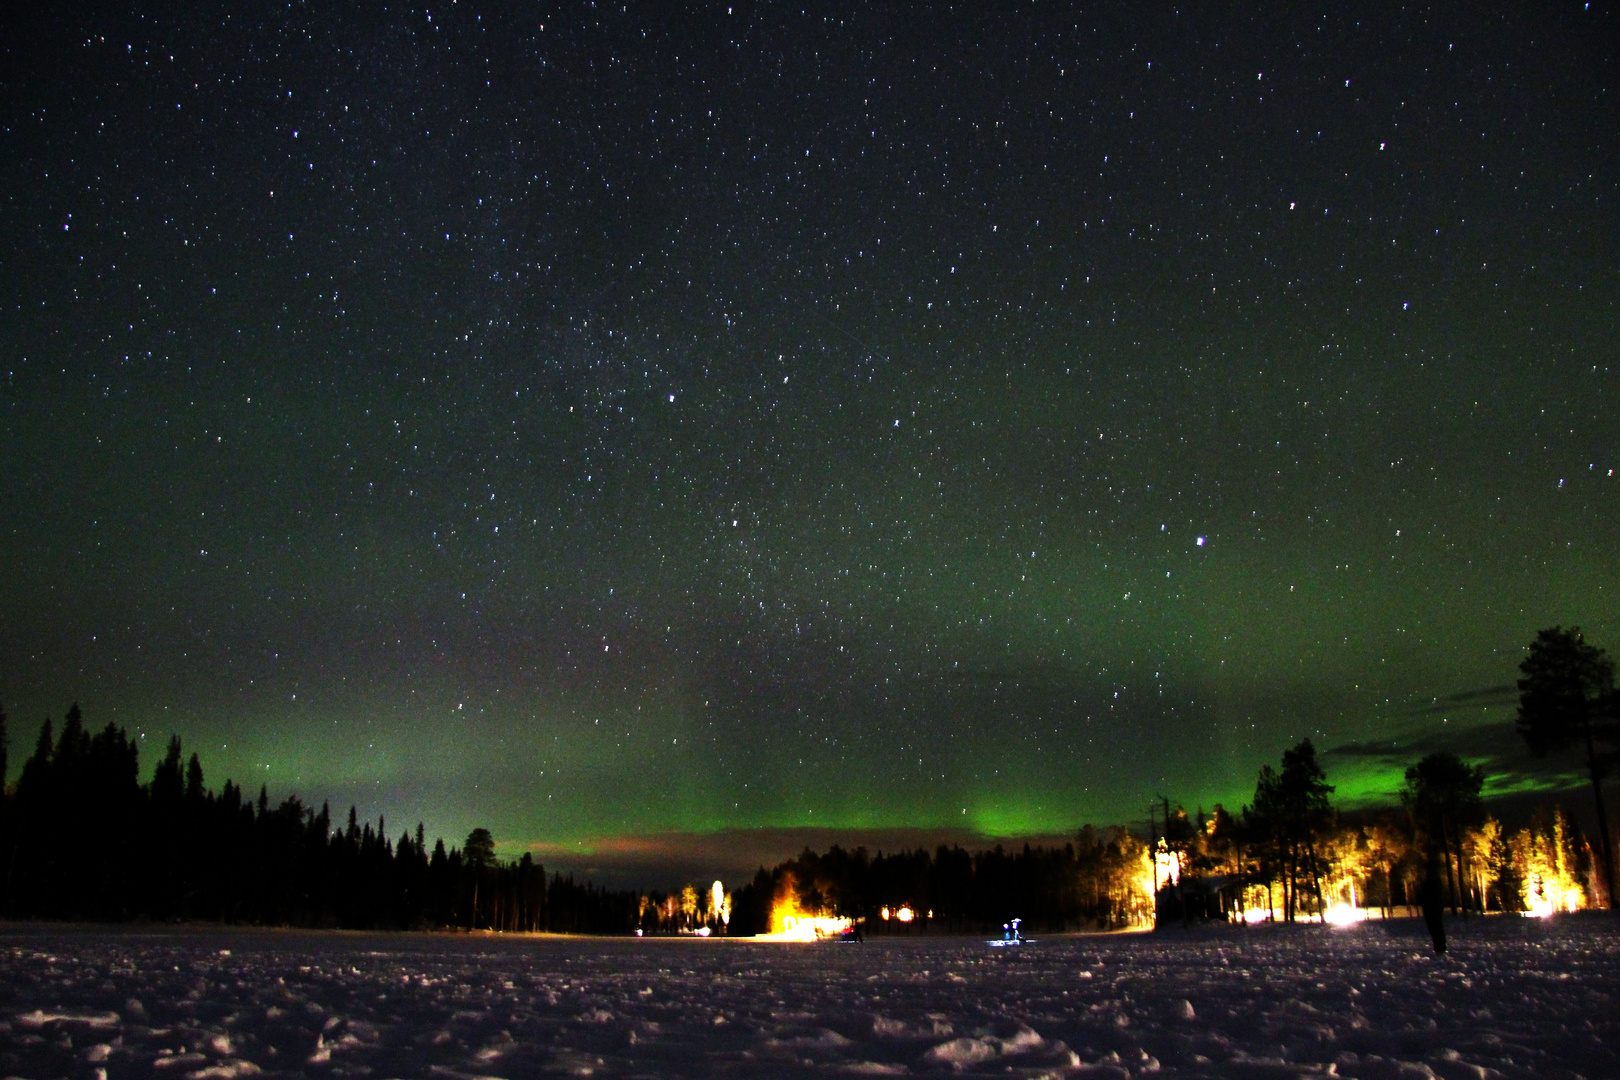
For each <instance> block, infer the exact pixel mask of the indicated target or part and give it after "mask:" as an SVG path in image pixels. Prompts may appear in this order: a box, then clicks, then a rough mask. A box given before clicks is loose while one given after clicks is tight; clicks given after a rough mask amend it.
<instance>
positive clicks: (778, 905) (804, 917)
mask: <svg viewBox="0 0 1620 1080" xmlns="http://www.w3.org/2000/svg"><path fill="white" fill-rule="evenodd" d="M794 892H795V890H794V888H793V881H792V879H791V878H789V879H788V880H786V881H785V882H783V886H782V888H781V890H780V891H779V892H778V893H777V895H776V897H775V899H774V900H773V901H772V903H771V932H770V933H769V934H761V935H759V937H758V938H756V939H755V940H763V941H819V940H820V939H822V938H831V937H838V936H840V935H842V934H843V933H844V932H846V931H847V930H849V929H850V927H851V926H853V925H854V924H853V923H851V922H850V920H849V919H846V918H842V917H840V916H835V915H827V914H823V913H819V912H810V911H805V910H804V909H803V908H801V907H800V906H799V901H798V898H797V897H796V896H795V895H794Z"/></svg>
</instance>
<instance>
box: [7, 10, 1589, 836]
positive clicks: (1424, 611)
mask: <svg viewBox="0 0 1620 1080" xmlns="http://www.w3.org/2000/svg"><path fill="white" fill-rule="evenodd" d="M177 20H178V21H177ZM10 21H11V24H12V25H11V29H12V32H11V33H9V34H7V35H5V37H6V40H7V44H6V45H5V46H4V48H5V50H6V54H5V55H6V62H5V65H4V69H5V70H4V74H3V79H4V82H5V86H6V92H5V94H4V95H3V104H0V119H3V122H4V127H3V130H4V147H5V150H6V153H5V155H4V160H3V161H0V191H3V192H4V197H5V213H4V214H3V215H0V266H3V271H0V305H3V306H0V310H4V311H5V312H6V313H7V314H6V315H5V317H4V318H3V319H0V350H3V352H0V409H3V414H0V415H3V418H4V419H3V424H0V439H3V443H0V455H3V461H4V468H3V469H0V508H3V509H4V516H3V520H0V694H3V699H4V703H5V706H6V709H7V711H8V712H9V713H10V714H11V717H12V729H13V743H14V747H13V755H12V756H13V761H14V763H15V762H16V761H17V760H18V759H20V757H21V756H23V752H24V751H26V749H27V748H28V747H29V746H31V744H32V739H33V733H34V731H35V729H36V726H37V725H38V723H39V722H40V721H41V720H42V719H43V718H44V717H45V716H46V715H53V716H56V717H58V718H59V717H60V715H61V713H62V711H63V710H64V709H65V708H66V706H67V705H68V703H69V702H70V701H72V700H74V699H78V700H80V701H81V702H82V703H83V705H84V708H85V710H86V715H87V718H88V721H89V722H90V723H91V724H92V725H94V726H100V725H102V724H105V723H107V722H109V721H111V722H115V723H119V724H121V725H124V726H126V727H128V728H130V729H131V730H132V731H138V732H139V733H140V735H141V737H142V738H143V739H144V742H143V743H142V746H143V748H145V754H144V756H143V767H145V768H149V767H150V766H151V764H152V763H153V762H154V760H155V758H156V757H157V755H158V750H159V746H158V745H157V744H159V743H161V742H162V741H163V740H166V739H167V737H168V735H169V734H170V733H178V734H179V735H180V736H181V737H182V739H183V740H184V742H185V744H186V746H187V748H188V750H196V751H197V752H199V753H200V754H201V756H202V759H203V762H204V766H205V768H206V769H207V773H208V777H209V779H210V781H211V782H216V783H217V782H218V781H220V780H223V779H224V778H225V777H227V776H230V777H233V778H235V779H236V780H237V781H238V782H240V783H243V784H244V785H245V786H247V787H248V788H249V789H250V790H254V789H257V787H258V786H259V784H261V783H265V784H268V785H269V787H270V789H271V791H272V794H273V795H274V796H277V797H279V796H280V795H282V794H286V793H288V792H291V791H297V792H299V793H300V794H302V795H303V796H304V797H305V798H306V799H315V800H320V799H324V798H331V799H332V800H333V801H334V802H335V803H337V804H339V805H342V804H346V803H348V802H351V801H354V802H358V803H359V805H360V809H361V812H362V813H363V814H366V815H373V816H374V815H375V814H377V813H386V814H388V816H389V820H390V825H391V826H392V825H394V824H395V823H401V824H403V823H405V822H408V821H414V820H416V819H417V818H423V819H425V820H426V821H427V822H428V825H429V829H430V832H431V831H442V832H444V833H445V834H446V835H448V836H451V837H453V838H454V837H457V836H460V835H464V834H465V831H466V829H468V828H469V827H470V826H471V825H473V824H486V825H488V826H490V827H491V828H492V829H493V830H494V831H495V833H496V836H497V838H498V839H499V840H500V841H501V843H502V845H503V847H502V850H503V851H516V850H519V849H521V847H522V845H524V844H529V843H535V844H568V843H573V842H576V841H583V840H588V839H591V838H604V837H614V836H624V835H639V834H646V833H658V832H664V831H685V832H705V831H711V830H717V829H730V828H745V827H757V826H774V827H806V826H828V827H834V828H837V827H856V826H859V827H867V828H885V827H902V826H908V827H918V828H961V829H966V830H970V831H976V832H980V833H985V834H992V835H1010V834H1017V833H1029V832H1062V831H1065V830H1068V829H1071V828H1073V827H1075V826H1076V825H1078V824H1079V823H1081V822H1082V821H1086V820H1095V821H1120V820H1134V819H1138V818H1142V817H1145V813H1146V804H1147V801H1148V800H1149V799H1150V798H1152V797H1154V796H1156V795H1158V794H1161V793H1162V794H1165V795H1167V796H1169V797H1171V798H1173V799H1179V800H1182V801H1185V802H1186V803H1187V804H1188V805H1189V806H1191V805H1193V804H1196V803H1199V802H1202V803H1204V804H1206V805H1207V804H1209V803H1212V802H1214V801H1216V800H1223V801H1226V802H1227V803H1228V804H1232V803H1235V802H1238V801H1241V800H1242V799H1243V798H1244V796H1245V795H1246V794H1249V793H1251V792H1252V789H1253V778H1254V773H1255V770H1256V769H1257V768H1258V767H1259V765H1260V764H1261V763H1263V762H1265V761H1273V760H1275V759H1276V757H1277V756H1278V755H1279V754H1280V752H1281V750H1282V749H1284V748H1285V747H1287V746H1289V745H1292V744H1293V743H1294V742H1296V741H1298V740H1299V739H1301V738H1305V737H1310V738H1312V739H1314V740H1315V741H1316V742H1317V745H1318V746H1319V747H1320V748H1322V749H1324V750H1334V749H1336V748H1342V747H1349V748H1350V750H1346V751H1345V752H1343V753H1340V754H1337V755H1335V754H1332V753H1330V754H1328V755H1327V756H1326V757H1325V758H1324V761H1325V762H1326V764H1327V765H1328V768H1329V772H1330V778H1332V779H1335V780H1337V781H1338V782H1339V784H1340V793H1339V794H1340V796H1341V797H1346V798H1358V797H1368V796H1371V795H1375V794H1376V793H1378V792H1380V791H1385V792H1387V791H1389V790H1390V789H1391V788H1392V787H1393V786H1394V785H1396V784H1398V782H1399V771H1398V769H1399V767H1400V764H1401V760H1398V759H1400V752H1399V751H1400V747H1401V746H1403V745H1416V744H1417V743H1419V742H1421V741H1422V740H1425V739H1427V740H1431V741H1432V740H1434V739H1436V738H1442V739H1451V740H1452V742H1451V743H1448V745H1455V746H1456V747H1458V748H1462V749H1465V750H1466V749H1468V748H1469V747H1477V746H1480V745H1486V744H1487V743H1488V744H1489V745H1492V746H1494V745H1498V744H1500V745H1503V746H1509V747H1511V743H1510V741H1507V740H1503V739H1501V738H1499V737H1498V736H1499V735H1500V733H1501V732H1502V731H1503V730H1504V729H1503V728H1502V725H1503V724H1505V723H1506V722H1507V721H1509V720H1510V719H1511V716H1512V712H1511V703H1504V700H1503V698H1502V696H1501V695H1500V694H1497V695H1496V696H1494V697H1493V696H1492V695H1489V694H1486V695H1483V696H1477V697H1462V698H1456V699H1452V698H1451V697H1450V696H1451V695H1458V694H1464V695H1466V694H1469V693H1471V692H1474V691H1481V690H1489V689H1491V688H1493V687H1501V686H1503V685H1506V684H1510V683H1511V681H1512V679H1513V677H1514V675H1515V671H1514V667H1515V665H1516V663H1517V659H1518V656H1519V651H1520V650H1521V649H1522V647H1523V646H1524V644H1525V643H1527V642H1528V641H1529V640H1530V638H1531V637H1532V636H1533V635H1534V632H1535V630H1536V629H1537V628H1539V627H1542V626H1547V625H1551V624H1553V623H1564V624H1568V623H1571V622H1576V623H1580V624H1581V625H1582V626H1584V627H1585V628H1586V630H1587V632H1588V635H1589V637H1591V638H1592V639H1593V640H1594V641H1597V642H1598V643H1599V644H1606V645H1609V646H1611V647H1614V646H1620V611H1617V609H1616V605H1615V597H1616V595H1617V592H1616V590H1617V589H1620V570H1617V568H1620V525H1617V523H1620V514H1617V513H1616V506H1617V497H1616V496H1617V493H1620V480H1617V479H1616V478H1615V477H1614V476H1613V473H1612V470H1613V469H1615V468H1620V460H1617V459H1620V453H1617V448H1616V436H1617V434H1620V419H1617V413H1616V411H1615V400H1616V388H1615V378H1616V373H1615V349H1616V346H1615V340H1616V333H1615V331H1616V317H1615V310H1616V306H1615V305H1616V300H1617V297H1620V282H1617V279H1616V272H1615V266H1616V263H1615V250H1616V247H1615V241H1616V236H1617V232H1616V224H1617V221H1616V210H1615V205H1616V196H1617V191H1616V181H1617V176H1620V170H1617V166H1616V162H1617V161H1620V145H1617V144H1620V115H1617V109H1616V100H1617V99H1616V95H1615V88H1614V80H1615V50H1614V47H1613V43H1614V42H1615V41H1617V40H1620V33H1617V28H1616V26H1615V21H1614V16H1613V14H1612V12H1610V11H1608V10H1607V9H1602V10H1599V9H1588V8H1583V7H1582V6H1580V5H1578V4H1572V5H1563V6H1555V7H1551V8H1547V9H1545V10H1537V11H1534V12H1531V11H1529V10H1523V11H1516V12H1511V13H1506V14H1502V13H1497V12H1494V11H1493V12H1484V11H1473V10H1463V9H1460V8H1459V9H1453V8H1449V7H1423V6H1419V7H1416V8H1407V9H1404V10H1400V11H1393V10H1390V9H1388V8H1387V7H1386V6H1384V5H1367V6H1365V7H1354V6H1352V7H1350V8H1346V7H1343V6H1342V5H1335V6H1330V7H1326V8H1299V9H1293V8H1290V9H1286V10H1285V9H1278V10H1276V11H1274V12H1272V13H1271V14H1269V15H1265V16H1262V15H1258V14H1257V15H1255V16H1254V17H1253V18H1250V17H1248V16H1246V15H1243V16H1240V15H1237V14H1233V13H1232V12H1229V11H1227V10H1225V9H1209V10H1207V11H1204V10H1190V9H1184V8H1176V7H1170V6H1164V5H1130V6H1129V7H1128V10H1123V11H1121V12H1116V13H1114V14H1101V15H1099V14H1095V13H1090V12H1086V11H1082V10H1079V9H1075V8H1071V7H1070V6H1068V5H1057V4H1045V3H1042V4H1008V5H1003V6H1001V7H999V8H997V9H996V10H994V11H992V10H990V9H989V8H988V7H983V6H979V5H968V6H967V7H965V8H963V9H960V10H952V9H947V8H943V7H937V6H933V5H930V6H928V7H927V8H926V9H924V8H920V7H919V8H912V7H907V6H900V5H881V4H859V5H848V6H841V7H840V6H832V5H812V6H809V7H792V8H789V7H785V6H771V5H747V4H740V5H735V6H730V7H728V6H724V5H718V6H703V7H696V8H692V9H689V10H686V11H684V12H683V11H676V10H672V5H665V4H631V5H628V6H623V5H617V4H614V5H609V4H602V5H595V4H571V5H549V4H536V5H519V6H510V5H495V4H481V3H446V4H443V5H420V4H416V5H391V6H389V7H387V8H386V9H384V8H380V7H376V6H367V7H363V8H353V7H349V6H341V5H340V6H338V7H336V8H321V7H306V6H302V5H293V6H276V5H248V6H245V7H244V6H243V5H239V4H219V5H208V4H196V5H186V6H185V8H184V10H183V11H178V12H166V11H159V10H157V9H154V8H148V7H147V6H143V5H116V4H105V5H96V4H86V5H47V6H44V7H36V8H34V9H33V10H30V11H26V12H22V13H19V14H14V15H12V16H10ZM1437 698H1438V699H1442V705H1443V706H1445V707H1443V708H1441V709H1439V710H1432V709H1431V710H1429V711H1424V706H1425V705H1427V704H1429V703H1432V702H1434V701H1435V700H1436V699H1437ZM1446 702H1451V703H1452V704H1455V708H1451V707H1450V706H1449V705H1446ZM1492 740H1494V741H1492ZM1403 741H1404V742H1403ZM1370 744H1376V745H1379V746H1384V745H1388V746H1389V747H1391V748H1392V751H1391V752H1392V753H1393V755H1394V756H1393V757H1392V758H1391V759H1390V760H1389V761H1385V760H1384V759H1383V758H1380V757H1377V756H1376V755H1371V754H1368V753H1366V752H1360V753H1356V752H1351V751H1352V750H1356V749H1357V748H1359V749H1360V750H1362V751H1365V749H1366V747H1367V746H1368V745H1370ZM1509 756H1511V755H1509ZM1504 760H1506V759H1505V758H1504ZM1392 766H1393V767H1394V768H1395V771H1394V772H1391V767H1392ZM1502 767H1503V768H1504V769H1506V768H1508V766H1507V765H1503V766H1502ZM14 768H15V765H14ZM1502 775H1503V776H1506V774H1502ZM1521 781H1523V778H1522V777H1521V778H1519V779H1516V780H1512V781H1511V782H1513V783H1518V782H1521ZM1523 782H1528V781H1523ZM1508 783H1509V779H1500V780H1499V785H1505V784H1508Z"/></svg>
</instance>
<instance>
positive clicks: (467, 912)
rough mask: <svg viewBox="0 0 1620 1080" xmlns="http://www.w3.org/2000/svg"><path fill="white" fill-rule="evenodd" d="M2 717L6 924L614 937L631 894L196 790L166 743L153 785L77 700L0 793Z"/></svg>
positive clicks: (128, 745)
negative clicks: (36, 921) (37, 921)
mask: <svg viewBox="0 0 1620 1080" xmlns="http://www.w3.org/2000/svg"><path fill="white" fill-rule="evenodd" d="M6 736H7V733H6V717H5V715H4V713H3V712H0V788H3V795H0V916H4V917H6V918H14V919H16V918H22V919H27V918H48V919H84V920H105V921H128V920H157V921H174V920H200V921H217V922H226V923H249V924H259V925H274V926H325V927H342V928H347V929H410V928H430V927H461V928H466V929H491V930H524V931H536V930H550V931H559V932H573V933H622V932H626V931H627V930H628V929H629V928H631V927H633V926H634V925H635V921H636V918H637V911H638V905H639V901H640V898H639V897H638V896H637V895H636V894H635V893H633V892H615V891H613V890H608V889H602V888H598V887H596V886H594V885H591V884H589V883H583V882H577V881H575V880H574V879H573V878H572V877H570V876H564V875H558V874H554V875H552V876H551V877H549V878H548V877H547V876H546V873H545V869H544V867H542V866H541V865H540V864H539V863H536V862H535V861H534V860H533V859H532V858H531V857H530V856H529V855H528V854H527V853H525V854H524V855H523V856H522V857H520V858H518V859H516V860H512V861H505V862H503V861H501V860H498V859H497V858H496V857H495V845H494V840H493V838H492V837H491V835H490V833H489V831H488V830H487V829H482V828H479V829H474V830H473V831H472V833H471V834H469V836H468V837H467V840H466V842H465V844H463V845H462V846H461V847H454V846H452V847H449V848H447V847H446V846H445V843H444V841H443V840H442V839H440V840H437V841H435V842H434V844H433V846H432V848H431V849H430V848H429V847H428V845H427V842H426V838H425V836H424V832H423V827H422V825H421V824H418V825H417V826H416V829H415V830H414V832H412V831H405V832H402V833H401V834H400V835H399V837H398V838H397V839H390V838H389V836H388V834H387V826H386V823H385V822H384V820H383V819H381V818H379V819H378V820H377V822H376V824H375V825H373V824H372V823H371V822H369V821H368V822H360V821H358V820H357V816H356V813H355V810H354V808H353V807H350V809H349V813H348V819H347V822H346V823H338V822H334V821H333V820H332V816H331V813H330V810H329V809H328V807H327V806H325V805H322V806H321V807H320V808H319V809H316V808H314V807H311V806H307V805H305V804H304V803H303V802H302V801H301V800H300V799H299V798H298V797H297V796H290V797H288V798H286V799H283V800H282V801H281V802H279V803H272V802H271V801H270V797H269V792H268V790H267V789H266V788H265V787H262V786H261V787H260V789H259V793H258V797H257V798H250V797H247V796H246V795H244V793H243V792H242V790H241V788H239V787H238V786H237V785H236V784H234V783H232V782H231V781H229V780H227V781H226V782H225V784H224V785H223V786H222V787H221V788H220V790H219V791H218V792H214V791H211V790H209V789H208V787H207V786H206V785H205V784H204V782H203V769H202V763H201V762H200V761H199V760H198V757H197V755H196V754H192V755H191V756H190V757H189V759H188V758H185V757H184V755H183V751H182V747H181V743H180V740H179V739H178V738H173V739H170V741H169V744H168V747H167V752H166V753H165V755H164V757H163V758H162V760H160V761H159V762H158V763H157V766H156V768H155V769H154V770H153V773H152V776H151V779H150V780H149V781H147V782H145V783H142V782H141V779H140V762H139V752H138V749H137V746H136V743H135V741H134V740H133V739H131V738H130V737H129V735H128V734H127V733H126V732H125V731H124V730H123V729H122V728H119V727H117V726H116V725H113V724H108V725H107V726H106V727H105V728H103V729H101V730H100V731H97V732H95V733H94V734H92V733H91V732H90V731H89V730H88V729H87V728H86V726H85V724H84V717H83V714H82V712H81V711H80V709H79V707H78V705H76V704H75V705H74V706H73V707H72V708H71V709H69V710H68V712H67V715H66V717H65V718H64V722H63V725H62V730H61V733H60V735H58V734H57V733H56V732H55V730H54V727H53V724H52V722H51V721H50V720H46V721H45V723H44V724H43V725H42V726H41V728H40V732H39V737H38V739H37V741H36V743H35V745H34V750H33V753H32V754H31V755H30V756H29V757H28V758H27V760H26V761H25V762H24V763H23V766H22V770H21V772H20V774H19V775H18V777H17V780H16V783H15V784H13V785H11V786H9V787H5V786H4V783H3V782H4V778H5V777H6V775H7V773H6V765H7V749H8V748H7V737H6Z"/></svg>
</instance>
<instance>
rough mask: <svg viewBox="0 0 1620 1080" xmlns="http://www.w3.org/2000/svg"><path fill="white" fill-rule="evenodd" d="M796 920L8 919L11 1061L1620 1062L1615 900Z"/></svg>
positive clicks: (729, 1065)
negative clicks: (515, 930)
mask: <svg viewBox="0 0 1620 1080" xmlns="http://www.w3.org/2000/svg"><path fill="white" fill-rule="evenodd" d="M1451 930H1452V934H1453V940H1452V952H1451V953H1450V954H1449V955H1448V956H1445V957H1436V956H1434V955H1432V953H1430V951H1429V949H1428V941H1427V938H1426V937H1425V936H1423V932H1422V926H1421V923H1420V922H1417V921H1415V920H1394V921H1392V922H1390V923H1387V924H1380V923H1376V922H1374V923H1367V924H1361V925H1359V926H1355V927H1351V928H1345V929H1328V928H1323V927H1317V926H1301V927H1265V926H1261V927H1254V928H1248V929H1240V928H1218V929H1207V930H1194V931H1191V932H1187V933H1182V932H1180V931H1172V932H1169V933H1166V934H1162V935H1146V934H1136V935H1117V936H1079V937H1049V938H1047V939H1045V940H1043V941H1042V942H1040V943H1039V944H1037V945H1034V946H1031V947H1028V948H1025V949H1018V950H1013V949H991V948H989V947H988V946H986V945H985V943H984V942H982V941H977V940H970V939H962V938H932V939H926V938H916V939H878V940H873V941H868V942H867V943H865V944H860V945H852V944H831V943H828V944H820V945H791V944H776V943H770V944H766V943H754V942H747V941H725V940H709V941H700V940H692V939H680V940H667V939H663V940H639V941H638V940H626V939H590V938H544V937H541V938H522V937H487V936H474V937H468V936H450V935H371V934H343V933H323V932H313V933H306V932H297V931H256V930H217V931H216V930H158V931H144V930H121V931H97V930H84V929H73V928H61V927H37V926H18V925H12V926H0V1076H4V1077H13V1076H14V1077H23V1078H27V1080H52V1078H56V1077H67V1078H71V1080H236V1078H239V1077H249V1076H260V1077H264V1078H271V1077H316V1078H334V1080H337V1078H343V1077H375V1078H378V1080H383V1078H388V1077H426V1078H439V1080H471V1078H478V1077H500V1078H503V1080H522V1078H527V1077H549V1076H567V1075H574V1076H607V1077H617V1076H623V1077H796V1076H861V1075H869V1076H902V1075H904V1076H941V1077H943V1076H952V1077H955V1076H961V1077H976V1076H996V1077H1009V1076H1012V1077H1034V1076H1075V1077H1088V1078H1103V1077H1127V1076H1141V1075H1147V1074H1158V1075H1161V1076H1165V1077H1253V1078H1285V1077H1320V1076H1344V1077H1359V1078H1365V1080H1386V1078H1387V1080H1397V1078H1401V1080H1406V1078H1412V1080H1417V1078H1432V1077H1439V1078H1443V1080H1465V1078H1467V1080H1474V1078H1484V1077H1530V1076H1535V1077H1572V1076H1584V1077H1588V1078H1592V1080H1596V1078H1600V1077H1620V1056H1617V1054H1616V1050H1617V1049H1620V1004H1617V1001H1620V921H1616V920H1614V919H1612V918H1610V917H1608V916H1605V915H1592V916H1580V917H1571V918H1567V919H1554V920H1530V919H1506V918H1491V919H1479V918H1476V919H1471V920H1467V921H1463V922H1454V923H1452V924H1451Z"/></svg>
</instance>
